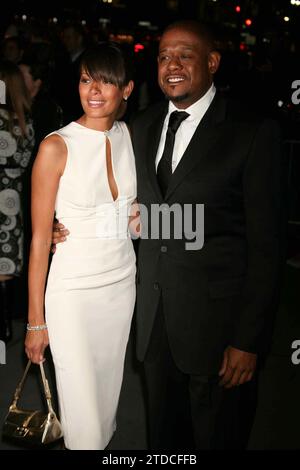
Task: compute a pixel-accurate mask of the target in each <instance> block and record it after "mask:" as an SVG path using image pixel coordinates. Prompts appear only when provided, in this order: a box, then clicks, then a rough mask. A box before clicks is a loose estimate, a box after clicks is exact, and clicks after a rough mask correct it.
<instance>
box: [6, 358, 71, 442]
mask: <svg viewBox="0 0 300 470" xmlns="http://www.w3.org/2000/svg"><path fill="white" fill-rule="evenodd" d="M30 365H31V361H30V360H29V361H28V363H27V366H26V369H25V372H24V375H23V377H22V379H21V381H20V383H19V385H18V386H17V388H16V391H15V394H14V399H13V402H12V404H11V405H10V407H9V411H8V414H7V416H6V418H5V421H4V425H3V432H2V436H3V438H5V439H13V440H14V442H16V441H17V442H19V444H20V445H24V446H25V445H26V444H27V445H30V446H34V447H36V446H41V445H44V444H50V443H52V442H55V441H56V440H58V439H60V438H61V437H62V435H63V433H62V429H61V424H60V422H59V420H58V418H57V416H56V414H55V412H54V410H53V407H52V397H51V392H50V388H49V384H48V380H47V379H46V376H45V371H44V366H43V364H42V363H41V364H40V371H41V376H42V382H43V388H44V392H45V397H46V401H47V407H48V412H47V413H45V412H43V411H41V410H23V409H20V408H18V406H17V404H18V400H19V398H20V394H21V392H22V389H23V386H24V382H25V379H26V376H27V374H28V370H29V367H30Z"/></svg>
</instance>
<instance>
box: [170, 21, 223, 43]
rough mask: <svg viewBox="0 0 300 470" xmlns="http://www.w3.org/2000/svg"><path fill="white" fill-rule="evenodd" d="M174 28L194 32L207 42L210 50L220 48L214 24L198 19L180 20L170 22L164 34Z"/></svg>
mask: <svg viewBox="0 0 300 470" xmlns="http://www.w3.org/2000/svg"><path fill="white" fill-rule="evenodd" d="M172 29H183V30H186V31H190V32H191V33H194V34H195V35H196V36H198V38H199V39H200V40H201V41H204V42H206V43H207V45H208V47H209V50H210V51H215V50H218V47H217V38H216V34H215V31H214V30H213V28H212V26H209V25H208V24H207V23H202V22H200V21H196V20H179V21H175V22H174V23H171V24H169V25H168V26H167V27H166V28H165V29H164V31H163V34H164V33H166V32H168V31H171V30H172Z"/></svg>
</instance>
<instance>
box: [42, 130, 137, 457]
mask: <svg viewBox="0 0 300 470" xmlns="http://www.w3.org/2000/svg"><path fill="white" fill-rule="evenodd" d="M55 134H58V135H60V136H61V137H62V138H63V140H64V142H65V144H66V146H67V150H68V157H67V162H66V167H65V170H64V174H63V176H62V177H61V179H60V184H59V188H58V193H57V198H56V217H57V219H58V220H59V221H60V222H61V223H63V224H64V225H65V227H66V228H68V230H69V231H70V235H69V236H68V237H67V241H66V242H64V243H61V244H58V245H57V248H56V253H55V255H54V256H53V259H52V263H51V267H50V272H49V276H48V282H47V288H46V296H45V311H46V321H47V324H48V331H49V339H50V348H51V352H52V356H53V361H54V365H55V373H56V380H57V389H58V398H59V407H60V416H61V422H62V427H63V431H64V439H65V445H66V447H67V448H68V449H71V450H76V449H89V450H99V449H104V448H105V447H106V446H107V444H108V443H109V441H110V439H111V437H112V435H113V433H114V431H115V428H116V411H117V406H118V400H119V394H120V389H121V384H122V377H123V365H124V356H125V350H126V345H127V341H128V336H129V330H130V324H131V318H132V314H133V310H134V304H135V272H136V267H135V253H134V249H133V245H132V241H131V238H130V236H129V231H128V208H129V207H130V205H131V203H132V202H133V201H134V199H135V198H136V173H135V163H134V155H133V150H132V145H131V140H130V136H129V133H128V129H127V127H126V124H125V123H123V122H115V124H114V125H113V127H112V129H111V130H110V131H107V132H101V131H96V130H93V129H89V128H86V127H84V126H82V125H80V124H78V123H76V122H71V123H70V124H69V125H67V126H66V127H64V128H62V129H60V130H59V131H57V132H55ZM106 137H108V139H109V141H110V145H111V160H112V168H113V173H114V178H115V181H116V184H117V187H118V198H117V200H116V201H114V200H113V196H112V194H111V191H110V187H109V183H108V177H107V167H106Z"/></svg>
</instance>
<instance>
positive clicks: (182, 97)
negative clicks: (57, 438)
mask: <svg viewBox="0 0 300 470" xmlns="http://www.w3.org/2000/svg"><path fill="white" fill-rule="evenodd" d="M165 97H166V98H168V100H170V101H172V103H182V102H183V101H185V100H186V99H187V98H188V97H189V94H188V93H185V94H184V95H179V96H170V95H168V93H165Z"/></svg>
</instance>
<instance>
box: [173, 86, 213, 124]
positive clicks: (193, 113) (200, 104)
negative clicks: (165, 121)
mask: <svg viewBox="0 0 300 470" xmlns="http://www.w3.org/2000/svg"><path fill="white" fill-rule="evenodd" d="M215 94H216V87H215V85H214V84H213V83H212V85H211V87H210V88H209V89H208V90H207V92H206V93H205V95H203V96H202V97H201V98H200V99H199V100H198V101H196V102H195V103H193V104H192V105H191V106H189V107H188V108H186V109H184V110H183V109H179V108H176V106H175V105H174V104H173V103H172V102H171V101H169V109H168V115H169V114H171V113H172V112H173V111H186V112H187V113H189V115H190V116H189V117H188V118H187V120H192V119H197V118H198V119H201V118H202V117H203V115H204V114H205V112H206V111H207V109H208V107H209V105H210V103H211V102H212V100H213V99H214V96H215Z"/></svg>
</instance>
